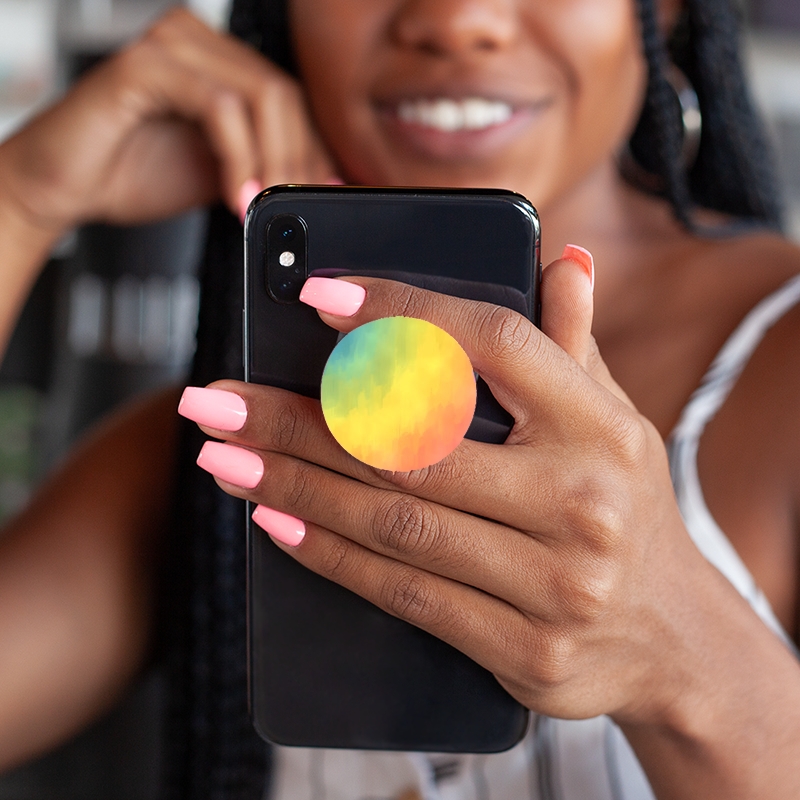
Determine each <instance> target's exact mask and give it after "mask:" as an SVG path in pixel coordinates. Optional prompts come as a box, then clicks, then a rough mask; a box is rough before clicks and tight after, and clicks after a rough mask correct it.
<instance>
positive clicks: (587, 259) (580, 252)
mask: <svg viewBox="0 0 800 800" xmlns="http://www.w3.org/2000/svg"><path fill="white" fill-rule="evenodd" d="M561 258H566V259H569V260H570V261H574V262H575V263H576V264H580V265H581V266H582V267H583V270H584V272H585V273H586V274H587V275H588V276H589V280H590V281H591V284H592V291H593V292H594V259H593V258H592V254H591V253H590V252H589V251H588V250H587V249H586V248H585V247H579V246H578V245H577V244H568V245H567V246H566V247H565V248H564V252H563V253H562V254H561Z"/></svg>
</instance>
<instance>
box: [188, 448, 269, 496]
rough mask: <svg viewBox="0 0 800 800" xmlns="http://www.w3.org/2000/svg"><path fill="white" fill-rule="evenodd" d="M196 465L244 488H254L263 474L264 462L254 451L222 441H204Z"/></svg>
mask: <svg viewBox="0 0 800 800" xmlns="http://www.w3.org/2000/svg"><path fill="white" fill-rule="evenodd" d="M197 466H199V467H202V468H203V469H204V470H205V471H206V472H210V473H211V474H212V475H213V476H214V477H216V478H221V479H222V480H223V481H227V482H228V483H233V484H236V486H241V487H243V488H245V489H255V487H256V486H258V484H259V481H260V480H261V478H262V476H263V475H264V462H263V461H262V460H261V459H260V458H259V457H258V456H257V455H256V454H255V453H253V452H251V451H250V450H245V449H244V448H242V447H236V446H235V445H232V444H224V443H223V442H206V443H205V444H204V445H203V448H202V450H200V455H198V456H197Z"/></svg>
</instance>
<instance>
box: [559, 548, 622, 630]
mask: <svg viewBox="0 0 800 800" xmlns="http://www.w3.org/2000/svg"><path fill="white" fill-rule="evenodd" d="M617 588H618V579H617V570H616V569H615V568H614V567H613V566H612V565H611V564H610V563H608V562H606V561H602V562H601V561H600V560H599V559H592V560H591V563H589V564H588V565H586V566H584V567H583V568H581V567H578V568H575V567H574V566H573V567H572V568H571V569H570V574H569V576H568V577H567V578H566V579H565V581H564V584H563V586H562V589H561V597H562V600H563V602H564V605H565V607H566V610H567V613H568V614H569V618H570V619H571V621H572V622H574V623H578V624H580V625H587V624H592V623H595V622H597V621H598V620H599V619H601V618H602V617H603V616H604V615H605V614H606V613H607V612H608V610H609V608H611V606H612V602H613V598H614V596H615V595H616V593H617Z"/></svg>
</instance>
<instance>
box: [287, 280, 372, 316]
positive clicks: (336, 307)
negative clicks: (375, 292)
mask: <svg viewBox="0 0 800 800" xmlns="http://www.w3.org/2000/svg"><path fill="white" fill-rule="evenodd" d="M366 296H367V292H366V290H365V289H364V287H363V286H359V285H358V284H357V283H350V282H349V281H340V280H336V278H309V279H308V280H307V281H306V282H305V284H303V290H302V291H301V292H300V302H302V303H305V304H306V305H309V306H311V307H312V308H317V309H319V310H320V311H327V312H328V314H336V316H338V317H352V316H353V314H355V313H356V311H358V309H359V308H361V306H362V304H363V302H364V298H365V297H366Z"/></svg>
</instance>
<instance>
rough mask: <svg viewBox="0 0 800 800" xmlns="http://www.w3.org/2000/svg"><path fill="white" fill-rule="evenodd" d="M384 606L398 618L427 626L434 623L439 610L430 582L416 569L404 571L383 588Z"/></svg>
mask: <svg viewBox="0 0 800 800" xmlns="http://www.w3.org/2000/svg"><path fill="white" fill-rule="evenodd" d="M384 594H385V601H384V607H385V608H386V610H387V611H388V612H389V613H390V614H393V615H394V616H396V617H399V618H400V619H404V620H406V621H407V622H410V623H412V624H413V625H417V626H419V627H427V626H430V625H435V624H436V623H437V622H438V621H439V620H440V617H441V610H440V606H439V603H438V602H437V599H436V596H435V593H434V591H433V589H432V587H431V585H430V583H429V582H428V581H427V580H425V578H424V576H423V575H422V574H421V573H419V572H417V571H416V570H413V571H412V570H408V571H405V572H404V574H401V576H400V578H399V579H395V580H394V581H392V582H391V583H390V584H389V585H388V586H387V587H386V589H385V592H384Z"/></svg>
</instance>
